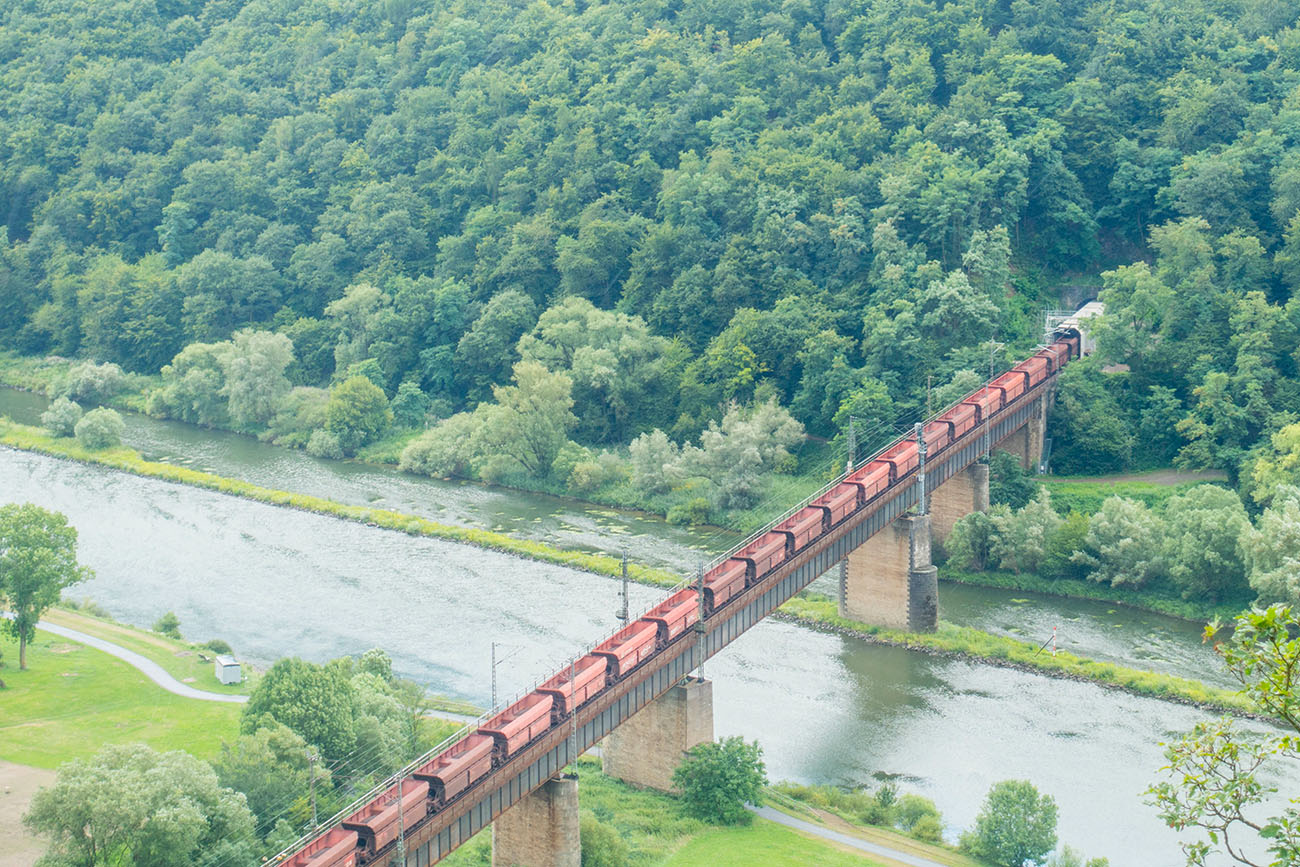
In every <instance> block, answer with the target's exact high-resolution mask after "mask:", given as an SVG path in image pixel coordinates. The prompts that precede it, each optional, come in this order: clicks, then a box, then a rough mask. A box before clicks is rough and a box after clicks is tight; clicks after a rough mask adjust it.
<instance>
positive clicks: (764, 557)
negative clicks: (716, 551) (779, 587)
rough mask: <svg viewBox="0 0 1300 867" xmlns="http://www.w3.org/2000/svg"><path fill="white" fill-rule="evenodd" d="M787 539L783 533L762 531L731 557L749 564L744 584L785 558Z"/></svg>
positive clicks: (765, 572)
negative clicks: (762, 532) (761, 533)
mask: <svg viewBox="0 0 1300 867" xmlns="http://www.w3.org/2000/svg"><path fill="white" fill-rule="evenodd" d="M787 544H788V542H787V539H786V534H785V533H777V532H776V531H773V532H771V533H764V534H763V535H762V536H759V537H758V538H757V539H755V540H754V541H753V542H750V543H749V544H748V545H746V546H745V548H744V550H742V551H741V552H740V553H739V554H736V555H735V556H734V557H732V559H733V560H744V561H745V562H746V563H748V564H749V572H748V574H746V575H745V585H746V586H749V585H751V584H753V583H754V582H756V581H758V579H760V578H762V577H763V576H764V575H766V574H767V573H768V572H771V571H772V567H773V566H775V565H776V564H777V563H781V562H783V561H784V560H785V558H786V554H787V553H788V551H787V547H786V546H787Z"/></svg>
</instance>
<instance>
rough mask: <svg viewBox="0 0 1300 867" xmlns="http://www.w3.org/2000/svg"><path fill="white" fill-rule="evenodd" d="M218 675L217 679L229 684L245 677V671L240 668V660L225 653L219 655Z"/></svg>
mask: <svg viewBox="0 0 1300 867" xmlns="http://www.w3.org/2000/svg"><path fill="white" fill-rule="evenodd" d="M216 675H217V680H219V681H220V682H221V683H224V684H226V685H227V686H229V685H230V684H232V683H239V682H240V681H242V680H243V679H244V675H243V673H242V672H240V670H239V660H238V659H235V658H234V657H233V656H226V655H225V654H222V655H221V656H218V657H217V664H216Z"/></svg>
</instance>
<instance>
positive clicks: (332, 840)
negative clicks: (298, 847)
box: [285, 828, 357, 867]
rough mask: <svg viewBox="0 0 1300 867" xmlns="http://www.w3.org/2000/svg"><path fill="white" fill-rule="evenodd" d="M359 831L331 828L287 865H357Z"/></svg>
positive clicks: (294, 866)
mask: <svg viewBox="0 0 1300 867" xmlns="http://www.w3.org/2000/svg"><path fill="white" fill-rule="evenodd" d="M356 863H357V832H356V831H349V830H347V829H346V828H330V829H329V831H328V832H326V833H324V834H322V835H320V836H319V837H317V838H316V839H315V840H312V841H311V842H310V843H308V844H307V845H306V846H305V847H303V849H302V851H301V852H299V853H298V854H297V855H294V856H293V857H292V858H290V859H289V860H288V861H286V862H285V867H356Z"/></svg>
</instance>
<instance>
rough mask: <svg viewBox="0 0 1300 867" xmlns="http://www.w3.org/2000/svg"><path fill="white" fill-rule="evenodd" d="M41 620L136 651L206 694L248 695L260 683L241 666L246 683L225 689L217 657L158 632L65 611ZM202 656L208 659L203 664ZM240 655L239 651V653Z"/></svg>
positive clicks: (53, 610) (50, 612)
mask: <svg viewBox="0 0 1300 867" xmlns="http://www.w3.org/2000/svg"><path fill="white" fill-rule="evenodd" d="M41 619H42V620H48V621H49V622H50V623H53V624H55V625H57V626H66V627H67V628H68V629H75V630H77V631H78V632H84V633H86V634H87V635H93V636H95V637H96V638H102V639H104V640H105V641H111V642H113V643H114V644H117V645H120V646H122V647H125V648H126V649H127V650H134V651H135V652H136V653H138V654H140V655H141V656H143V657H145V658H147V659H151V660H153V661H154V662H156V663H158V664H159V665H161V666H162V667H163V668H164V669H165V670H166V671H167V673H168V674H170V675H171V676H172V677H174V678H176V679H177V680H179V681H181V682H182V683H186V684H189V685H190V686H192V687H194V688H195V689H202V690H205V691H207V692H220V693H227V694H233V695H240V694H242V695H247V694H249V693H251V692H252V691H253V687H254V686H255V685H256V683H257V675H256V674H254V673H253V672H252V671H251V670H250V669H249V667H248V666H247V665H244V666H242V667H241V668H242V670H243V672H244V682H243V683H237V684H232V685H230V686H226V685H224V684H222V683H221V682H220V681H218V680H217V674H216V671H215V670H214V668H213V662H212V659H213V657H214V656H216V654H215V653H213V652H212V651H211V650H208V649H207V648H205V647H201V646H198V645H192V644H189V643H187V642H184V641H176V640H174V639H171V638H168V637H166V636H164V635H159V634H158V633H156V632H149V631H147V630H144V629H139V628H137V627H134V626H128V625H126V624H123V623H114V622H112V621H109V620H103V619H101V618H98V617H92V616H90V615H88V614H85V613H83V612H80V611H69V610H67V609H66V608H51V609H49V610H48V611H46V612H45V615H44V616H43V617H42V618H41ZM199 654H203V656H205V657H207V660H206V661H204V660H202V659H200V658H199ZM236 655H238V651H236Z"/></svg>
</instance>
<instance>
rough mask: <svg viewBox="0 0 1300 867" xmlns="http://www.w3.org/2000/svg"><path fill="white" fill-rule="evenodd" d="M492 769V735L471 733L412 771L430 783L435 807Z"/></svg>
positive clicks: (419, 778) (418, 778)
mask: <svg viewBox="0 0 1300 867" xmlns="http://www.w3.org/2000/svg"><path fill="white" fill-rule="evenodd" d="M490 770H492V738H490V737H488V736H487V735H481V734H477V733H475V734H471V735H467V736H465V737H463V738H461V739H460V740H459V741H457V742H456V743H454V744H452V745H451V746H450V747H448V748H447V749H445V750H443V751H442V752H440V753H438V755H436V756H434V757H433V758H432V759H430V760H429V762H428V763H427V764H425V765H422V766H421V767H419V768H417V769H416V771H415V773H414V774H412V775H411V776H413V777H414V778H415V779H417V780H423V781H424V782H426V783H428V784H429V794H430V797H431V799H432V800H433V803H434V805H435V806H438V807H441V806H443V805H444V804H446V803H447V802H448V801H450V800H451V799H452V798H454V797H456V796H457V795H459V794H460V793H461V792H463V791H465V790H466V789H468V788H469V787H470V786H472V785H474V784H475V783H477V782H478V781H479V780H481V779H482V778H483V776H484V775H485V774H486V773H487V772H488V771H490Z"/></svg>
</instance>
